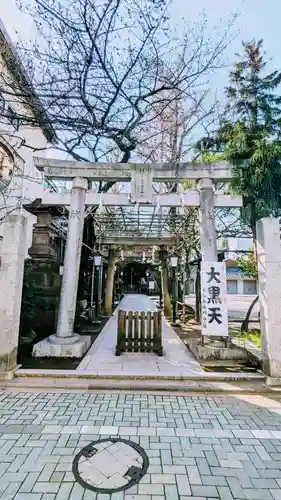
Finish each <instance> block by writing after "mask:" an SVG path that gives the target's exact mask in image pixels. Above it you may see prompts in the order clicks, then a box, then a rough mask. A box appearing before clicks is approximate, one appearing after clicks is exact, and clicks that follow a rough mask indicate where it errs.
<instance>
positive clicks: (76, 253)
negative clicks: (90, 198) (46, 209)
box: [33, 177, 91, 358]
mask: <svg viewBox="0 0 281 500" xmlns="http://www.w3.org/2000/svg"><path fill="white" fill-rule="evenodd" d="M87 188H88V182H87V179H84V178H82V177H76V178H75V179H73V183H72V191H71V204H70V210H69V223H68V232H67V240H66V250H65V257H64V267H63V279H62V287H61V296H60V306H59V315H58V325H57V333H56V334H55V335H51V336H50V337H48V338H47V339H45V340H42V341H41V342H39V343H38V344H36V345H35V346H34V348H33V356H35V357H73V358H80V357H81V356H83V354H85V352H86V351H87V350H88V349H89V347H90V342H91V338H90V337H89V336H80V335H78V334H75V333H73V327H74V319H75V312H76V297H77V287H78V278H79V268H80V260H81V249H82V237H83V227H84V214H85V196H86V190H87Z"/></svg>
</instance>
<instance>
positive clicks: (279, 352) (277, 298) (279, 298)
mask: <svg viewBox="0 0 281 500" xmlns="http://www.w3.org/2000/svg"><path fill="white" fill-rule="evenodd" d="M257 254H258V255H257V256H258V272H259V298H260V322H261V343H262V351H263V359H264V361H263V370H264V372H265V373H266V374H267V375H269V376H270V377H274V378H275V377H277V378H280V382H281V243H280V225H279V220H278V219H274V218H265V219H261V220H260V221H258V223H257Z"/></svg>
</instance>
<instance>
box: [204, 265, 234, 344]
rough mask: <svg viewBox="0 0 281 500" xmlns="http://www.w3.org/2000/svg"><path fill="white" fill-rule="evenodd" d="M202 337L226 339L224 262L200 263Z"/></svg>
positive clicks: (226, 316)
mask: <svg viewBox="0 0 281 500" xmlns="http://www.w3.org/2000/svg"><path fill="white" fill-rule="evenodd" d="M201 306H202V335H206V336H209V337H210V336H212V337H228V314H227V289H226V269H225V263H224V262H216V261H214V262H209V261H202V262H201Z"/></svg>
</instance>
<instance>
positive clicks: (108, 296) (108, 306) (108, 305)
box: [104, 249, 117, 316]
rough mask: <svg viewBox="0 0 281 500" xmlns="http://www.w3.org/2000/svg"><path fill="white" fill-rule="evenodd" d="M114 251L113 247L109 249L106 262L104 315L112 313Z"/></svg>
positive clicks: (115, 257)
mask: <svg viewBox="0 0 281 500" xmlns="http://www.w3.org/2000/svg"><path fill="white" fill-rule="evenodd" d="M116 259H117V256H116V252H115V250H113V249H110V250H109V254H108V264H107V279H106V288H105V298H104V314H105V316H110V315H111V314H112V297H113V285H114V273H115V263H116Z"/></svg>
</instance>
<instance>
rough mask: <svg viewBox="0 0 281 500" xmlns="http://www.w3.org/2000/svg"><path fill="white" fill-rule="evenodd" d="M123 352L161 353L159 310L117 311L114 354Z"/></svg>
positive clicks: (118, 354)
mask: <svg viewBox="0 0 281 500" xmlns="http://www.w3.org/2000/svg"><path fill="white" fill-rule="evenodd" d="M123 352H154V353H155V354H158V356H162V355H163V347H162V313H161V311H155V312H150V311H148V312H133V311H122V310H119V311H118V324H117V345H116V356H120V354H122V353H123Z"/></svg>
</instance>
